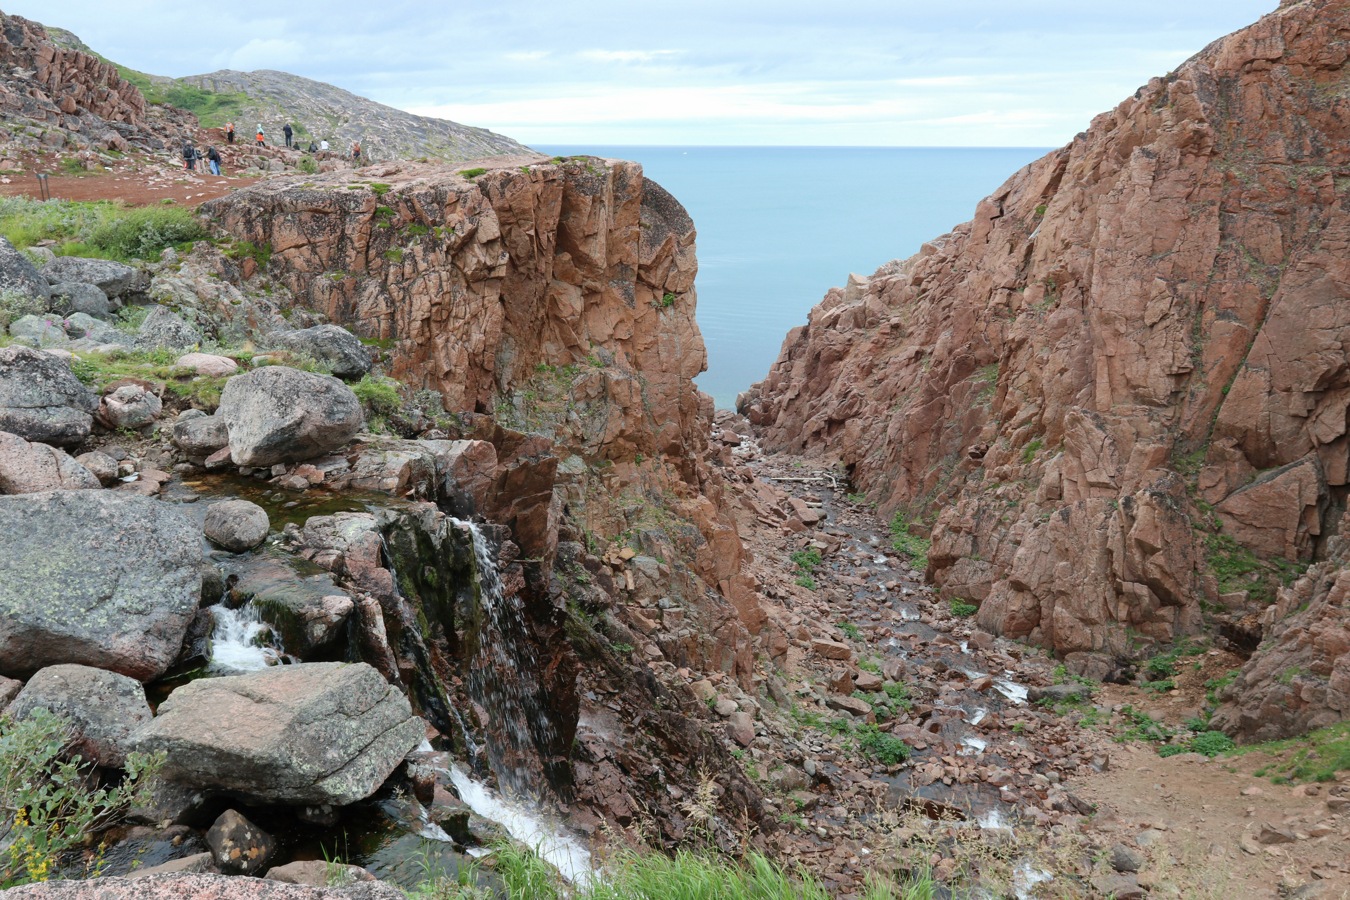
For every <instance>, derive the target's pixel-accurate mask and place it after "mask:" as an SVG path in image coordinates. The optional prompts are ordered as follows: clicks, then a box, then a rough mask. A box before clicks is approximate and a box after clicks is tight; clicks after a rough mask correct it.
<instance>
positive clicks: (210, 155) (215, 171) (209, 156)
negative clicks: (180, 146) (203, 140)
mask: <svg viewBox="0 0 1350 900" xmlns="http://www.w3.org/2000/svg"><path fill="white" fill-rule="evenodd" d="M206 161H207V162H208V163H210V164H211V174H212V175H217V176H218V175H220V151H219V150H217V149H216V148H215V147H207V148H206Z"/></svg>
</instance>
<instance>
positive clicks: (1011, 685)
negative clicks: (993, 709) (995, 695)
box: [994, 679, 1027, 703]
mask: <svg viewBox="0 0 1350 900" xmlns="http://www.w3.org/2000/svg"><path fill="white" fill-rule="evenodd" d="M994 690H996V691H998V692H999V693H1000V694H1002V695H1003V696H1005V697H1007V698H1008V699H1009V700H1011V701H1012V702H1013V703H1026V702H1027V688H1026V685H1024V684H1018V683H1017V682H1015V681H1008V680H1006V679H1000V680H998V681H995V682H994Z"/></svg>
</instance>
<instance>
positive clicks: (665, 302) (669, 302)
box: [661, 291, 675, 309]
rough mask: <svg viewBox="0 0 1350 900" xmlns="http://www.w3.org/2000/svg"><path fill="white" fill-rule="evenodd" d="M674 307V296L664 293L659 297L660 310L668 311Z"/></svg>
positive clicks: (668, 292) (667, 292)
mask: <svg viewBox="0 0 1350 900" xmlns="http://www.w3.org/2000/svg"><path fill="white" fill-rule="evenodd" d="M674 305H675V295H674V294H672V293H671V292H670V291H666V292H665V293H664V294H662V295H661V308H662V309H670V308H671V307H672V306H674Z"/></svg>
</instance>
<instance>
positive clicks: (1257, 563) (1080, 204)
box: [740, 0, 1350, 739]
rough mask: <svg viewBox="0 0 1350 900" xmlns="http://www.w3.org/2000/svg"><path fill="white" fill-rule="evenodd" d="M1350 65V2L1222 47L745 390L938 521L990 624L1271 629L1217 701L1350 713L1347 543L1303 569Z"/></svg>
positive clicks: (909, 519)
mask: <svg viewBox="0 0 1350 900" xmlns="http://www.w3.org/2000/svg"><path fill="white" fill-rule="evenodd" d="M1348 59H1350V4H1347V3H1345V2H1343V0H1305V2H1301V3H1286V4H1284V5H1283V6H1282V8H1281V9H1280V10H1278V11H1277V12H1275V13H1272V14H1271V15H1269V16H1267V17H1266V18H1264V19H1262V20H1261V21H1260V22H1258V23H1257V24H1255V25H1253V26H1251V27H1249V28H1247V29H1245V30H1243V31H1240V32H1238V33H1236V34H1234V35H1231V36H1229V37H1227V38H1224V39H1223V40H1220V41H1217V42H1215V43H1214V44H1212V45H1211V46H1210V47H1208V48H1207V49H1206V50H1204V51H1203V52H1202V53H1200V54H1199V55H1197V56H1196V57H1195V58H1193V59H1192V60H1190V61H1189V62H1187V63H1186V64H1185V65H1183V66H1182V67H1181V68H1179V69H1178V70H1176V71H1175V72H1173V73H1171V74H1169V75H1168V76H1166V77H1165V78H1156V79H1154V80H1152V81H1150V82H1149V83H1148V84H1147V85H1146V86H1144V87H1143V88H1141V89H1140V90H1139V91H1138V92H1137V93H1136V94H1135V95H1134V96H1133V97H1131V98H1129V99H1128V100H1126V101H1125V102H1124V103H1122V104H1121V105H1120V106H1119V107H1117V108H1116V109H1115V110H1113V111H1111V112H1109V113H1105V114H1103V115H1101V116H1099V117H1097V118H1096V119H1095V120H1094V121H1093V123H1092V126H1091V127H1090V128H1089V129H1088V130H1087V131H1086V132H1084V133H1083V134H1081V135H1079V136H1078V137H1077V138H1076V139H1075V140H1074V141H1073V143H1071V144H1070V145H1069V146H1067V147H1065V148H1063V149H1061V150H1058V151H1056V152H1054V153H1052V154H1050V155H1048V156H1046V157H1044V158H1043V159H1041V160H1039V161H1038V162H1036V163H1033V164H1032V165H1030V166H1028V167H1027V168H1025V169H1023V170H1022V171H1020V172H1018V173H1017V174H1016V175H1014V176H1013V177H1012V178H1011V179H1010V180H1009V181H1008V182H1007V183H1006V184H1005V185H1003V187H1001V188H1000V189H999V190H998V191H997V192H996V193H995V194H993V195H992V196H990V197H989V198H988V199H986V200H985V201H984V202H982V203H981V204H980V206H979V207H978V209H977V210H976V215H975V218H974V220H973V221H971V222H970V223H967V224H966V225H963V226H961V227H959V228H957V229H956V230H955V231H954V232H952V233H951V234H948V235H944V236H943V237H941V238H938V239H936V240H934V241H932V242H930V243H928V244H926V245H925V246H924V247H923V249H922V251H921V252H920V253H919V254H918V255H916V256H915V257H913V258H911V259H908V260H905V261H903V262H895V263H891V264H889V265H887V266H885V267H883V268H882V269H880V270H879V271H878V272H877V273H875V274H874V275H873V276H872V277H871V278H870V279H854V280H851V282H850V285H849V287H848V288H847V289H845V290H842V291H840V290H836V291H832V292H831V293H830V294H829V295H828V296H827V297H826V298H825V300H824V301H823V302H822V303H821V304H820V305H819V306H818V307H817V308H816V309H815V310H814V311H813V312H812V314H811V317H810V321H809V324H808V325H806V326H805V327H803V328H800V329H796V330H794V331H793V332H792V333H791V334H789V335H788V338H787V340H786V341H785V343H784V347H783V351H782V354H781V356H780V358H779V360H778V361H777V362H776V363H775V364H774V367H773V369H772V371H771V372H770V374H769V376H768V378H767V379H766V380H765V381H764V382H763V383H761V384H759V385H757V386H756V387H755V388H753V389H752V390H751V391H750V392H749V393H748V394H747V395H745V396H743V397H742V398H741V402H740V408H741V409H742V410H743V411H744V412H745V413H746V414H747V415H748V416H749V418H750V419H751V420H752V421H753V422H754V423H755V424H756V425H757V426H759V427H760V428H761V429H762V432H763V436H764V440H765V443H766V444H767V445H768V446H770V447H773V448H784V449H789V450H793V451H797V452H802V453H805V454H808V455H810V456H813V457H817V458H820V459H823V460H829V461H836V462H838V463H839V464H841V465H842V466H844V467H845V468H846V469H847V472H848V474H849V476H850V477H851V478H852V479H853V480H854V481H855V482H856V483H857V484H858V485H859V486H861V488H862V489H864V490H865V491H867V493H868V494H869V496H870V497H872V498H874V499H876V500H877V501H879V502H880V504H881V506H882V508H883V510H885V511H886V512H887V513H892V512H898V513H899V514H900V518H899V524H900V525H901V526H902V527H905V528H907V529H908V530H910V531H911V532H914V533H916V534H918V533H922V534H924V535H927V534H929V533H931V537H932V550H931V554H930V556H929V575H930V577H931V579H932V580H933V582H934V584H935V585H937V586H938V587H939V588H940V590H941V591H942V593H943V594H944V595H945V596H947V597H952V598H963V599H967V600H970V601H973V602H976V603H978V604H979V605H980V612H979V622H980V624H981V625H982V626H983V627H985V628H988V629H989V630H991V631H993V632H995V633H997V634H1001V635H1006V636H1009V637H1017V638H1026V639H1028V640H1031V641H1033V642H1036V643H1040V644H1043V645H1045V646H1047V647H1050V648H1052V649H1053V650H1054V651H1055V652H1056V653H1058V654H1060V655H1061V656H1063V657H1064V658H1066V659H1067V661H1068V662H1069V663H1070V665H1071V666H1072V667H1073V668H1074V670H1075V671H1077V672H1080V673H1086V674H1089V675H1092V676H1094V677H1103V676H1105V675H1107V674H1110V673H1111V672H1112V670H1113V669H1115V668H1116V667H1117V664H1118V663H1117V661H1120V660H1124V661H1129V660H1131V659H1136V658H1138V657H1139V656H1140V655H1142V654H1145V653H1146V652H1147V648H1149V647H1150V646H1153V645H1156V644H1158V643H1160V642H1161V643H1165V642H1169V641H1172V640H1174V639H1177V638H1180V637H1183V636H1186V635H1194V634H1197V633H1199V632H1201V631H1202V630H1204V629H1205V628H1206V626H1207V623H1211V624H1213V625H1215V626H1216V627H1221V628H1222V630H1223V631H1224V633H1225V634H1226V635H1227V637H1228V638H1229V639H1231V640H1233V641H1234V642H1235V645H1236V646H1241V647H1245V648H1246V649H1247V650H1248V651H1249V650H1250V649H1251V647H1252V646H1254V645H1255V643H1256V642H1257V641H1259V640H1260V639H1261V638H1262V636H1265V637H1266V638H1267V644H1266V645H1265V649H1264V650H1263V652H1262V654H1258V656H1257V658H1256V659H1254V660H1253V662H1252V663H1251V664H1249V666H1248V667H1247V669H1246V670H1245V671H1244V674H1243V676H1242V681H1241V682H1240V684H1239V686H1238V687H1236V688H1234V689H1233V690H1232V691H1231V692H1230V693H1229V694H1228V697H1229V700H1230V702H1229V705H1228V707H1226V708H1225V710H1224V711H1223V712H1222V714H1221V721H1223V722H1224V723H1225V724H1226V726H1227V727H1228V728H1229V729H1230V730H1231V731H1233V732H1234V733H1235V734H1236V735H1238V736H1240V737H1242V738H1248V739H1250V738H1257V737H1262V738H1266V737H1271V736H1274V735H1276V734H1290V733H1293V732H1296V731H1300V730H1303V729H1306V728H1308V727H1312V726H1315V725H1318V724H1325V723H1326V722H1327V721H1334V720H1337V719H1340V718H1344V717H1345V716H1346V715H1347V714H1350V693H1347V687H1348V686H1350V653H1348V652H1347V650H1350V620H1348V619H1347V614H1346V611H1345V606H1344V603H1343V602H1342V601H1341V600H1340V599H1339V598H1340V597H1341V592H1340V591H1338V590H1335V589H1332V590H1331V593H1330V594H1328V593H1327V592H1328V586H1329V585H1330V584H1331V582H1334V580H1335V577H1336V574H1335V573H1336V572H1337V571H1338V569H1339V563H1338V562H1336V561H1334V560H1333V561H1329V562H1325V563H1320V564H1319V565H1318V566H1317V567H1315V568H1314V569H1313V570H1312V571H1310V572H1309V573H1308V576H1307V577H1305V578H1303V579H1301V580H1298V581H1297V582H1295V583H1293V584H1292V585H1291V586H1290V587H1287V588H1285V587H1282V585H1283V584H1285V583H1288V582H1290V581H1292V580H1293V578H1294V576H1296V575H1297V574H1298V573H1299V572H1301V571H1302V570H1303V569H1304V568H1305V567H1306V566H1307V565H1308V564H1309V563H1310V562H1312V561H1315V560H1321V559H1323V558H1324V557H1326V556H1327V554H1328V550H1329V548H1332V545H1331V544H1329V541H1328V539H1329V537H1330V536H1331V535H1333V534H1335V533H1336V532H1337V531H1338V530H1339V520H1340V516H1341V511H1342V510H1343V509H1344V507H1345V497H1346V485H1347V483H1350V437H1348V436H1347V418H1348V415H1350V366H1348V365H1347V361H1346V358H1345V355H1344V354H1343V353H1342V352H1341V348H1342V345H1343V344H1344V342H1345V341H1346V339H1347V338H1348V337H1350V333H1348V330H1350V323H1347V321H1346V320H1345V316H1344V315H1343V312H1342V310H1343V309H1344V307H1345V302H1344V298H1345V297H1346V296H1347V295H1348V294H1350V268H1348V267H1347V262H1346V259H1347V257H1346V246H1347V241H1348V240H1350V216H1347V213H1346V206H1345V196H1346V190H1347V187H1350V152H1348V151H1347V147H1350V126H1348V125H1347V122H1350V90H1347V79H1350V68H1347V60H1348ZM1339 558H1340V557H1337V559H1339ZM1277 589H1278V590H1279V596H1280V597H1281V600H1280V602H1279V603H1278V604H1277V605H1276V606H1275V607H1273V608H1270V609H1267V603H1268V602H1269V600H1270V598H1271V597H1272V596H1273V595H1274V594H1275V592H1276V590H1277ZM1325 597H1329V598H1330V599H1329V600H1328V601H1326V602H1323V601H1322V600H1320V599H1318V598H1325ZM1308 601H1314V602H1312V603H1311V605H1308ZM1261 615H1264V619H1261V618H1260V616H1261ZM1276 641H1279V642H1280V646H1281V647H1282V648H1283V649H1281V650H1280V651H1279V653H1280V659H1281V660H1282V662H1281V664H1280V667H1279V668H1280V674H1281V675H1287V676H1288V677H1281V678H1278V679H1275V680H1270V676H1271V675H1272V674H1273V673H1272V672H1271V671H1270V666H1269V665H1266V666H1263V665H1262V664H1261V663H1260V659H1261V658H1262V656H1263V655H1265V654H1267V653H1270V652H1273V651H1272V649H1271V648H1272V647H1273V646H1274V643H1275V642H1276ZM1258 697H1259V698H1261V699H1260V700H1259V701H1258V700H1257V699H1256V698H1258ZM1253 703H1257V704H1258V705H1259V706H1260V707H1261V709H1263V710H1271V709H1276V708H1280V709H1281V710H1282V711H1281V713H1280V714H1279V715H1278V716H1276V717H1274V718H1265V717H1263V716H1262V714H1261V713H1260V712H1258V711H1257V710H1256V709H1255V708H1254V707H1252V706H1251V704H1253Z"/></svg>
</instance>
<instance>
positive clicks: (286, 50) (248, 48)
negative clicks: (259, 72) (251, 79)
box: [216, 38, 305, 71]
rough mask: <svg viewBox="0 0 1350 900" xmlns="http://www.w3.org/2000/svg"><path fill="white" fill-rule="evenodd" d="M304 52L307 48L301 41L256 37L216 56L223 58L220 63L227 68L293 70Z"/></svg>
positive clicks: (219, 58)
mask: <svg viewBox="0 0 1350 900" xmlns="http://www.w3.org/2000/svg"><path fill="white" fill-rule="evenodd" d="M304 52H305V48H304V46H303V45H302V44H301V43H300V42H299V41H288V40H283V39H282V38H254V39H253V40H251V41H249V42H248V43H247V44H245V45H244V46H242V47H240V48H239V49H237V50H234V51H233V52H230V53H228V54H223V55H221V56H217V57H216V58H217V59H218V60H222V61H221V62H219V63H218V64H219V65H221V66H223V67H224V68H227V69H241V70H244V71H249V70H252V69H281V70H283V71H293V70H294V67H295V64H296V62H298V61H299V60H300V59H302V58H303V56H304ZM222 57H223V59H222Z"/></svg>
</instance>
